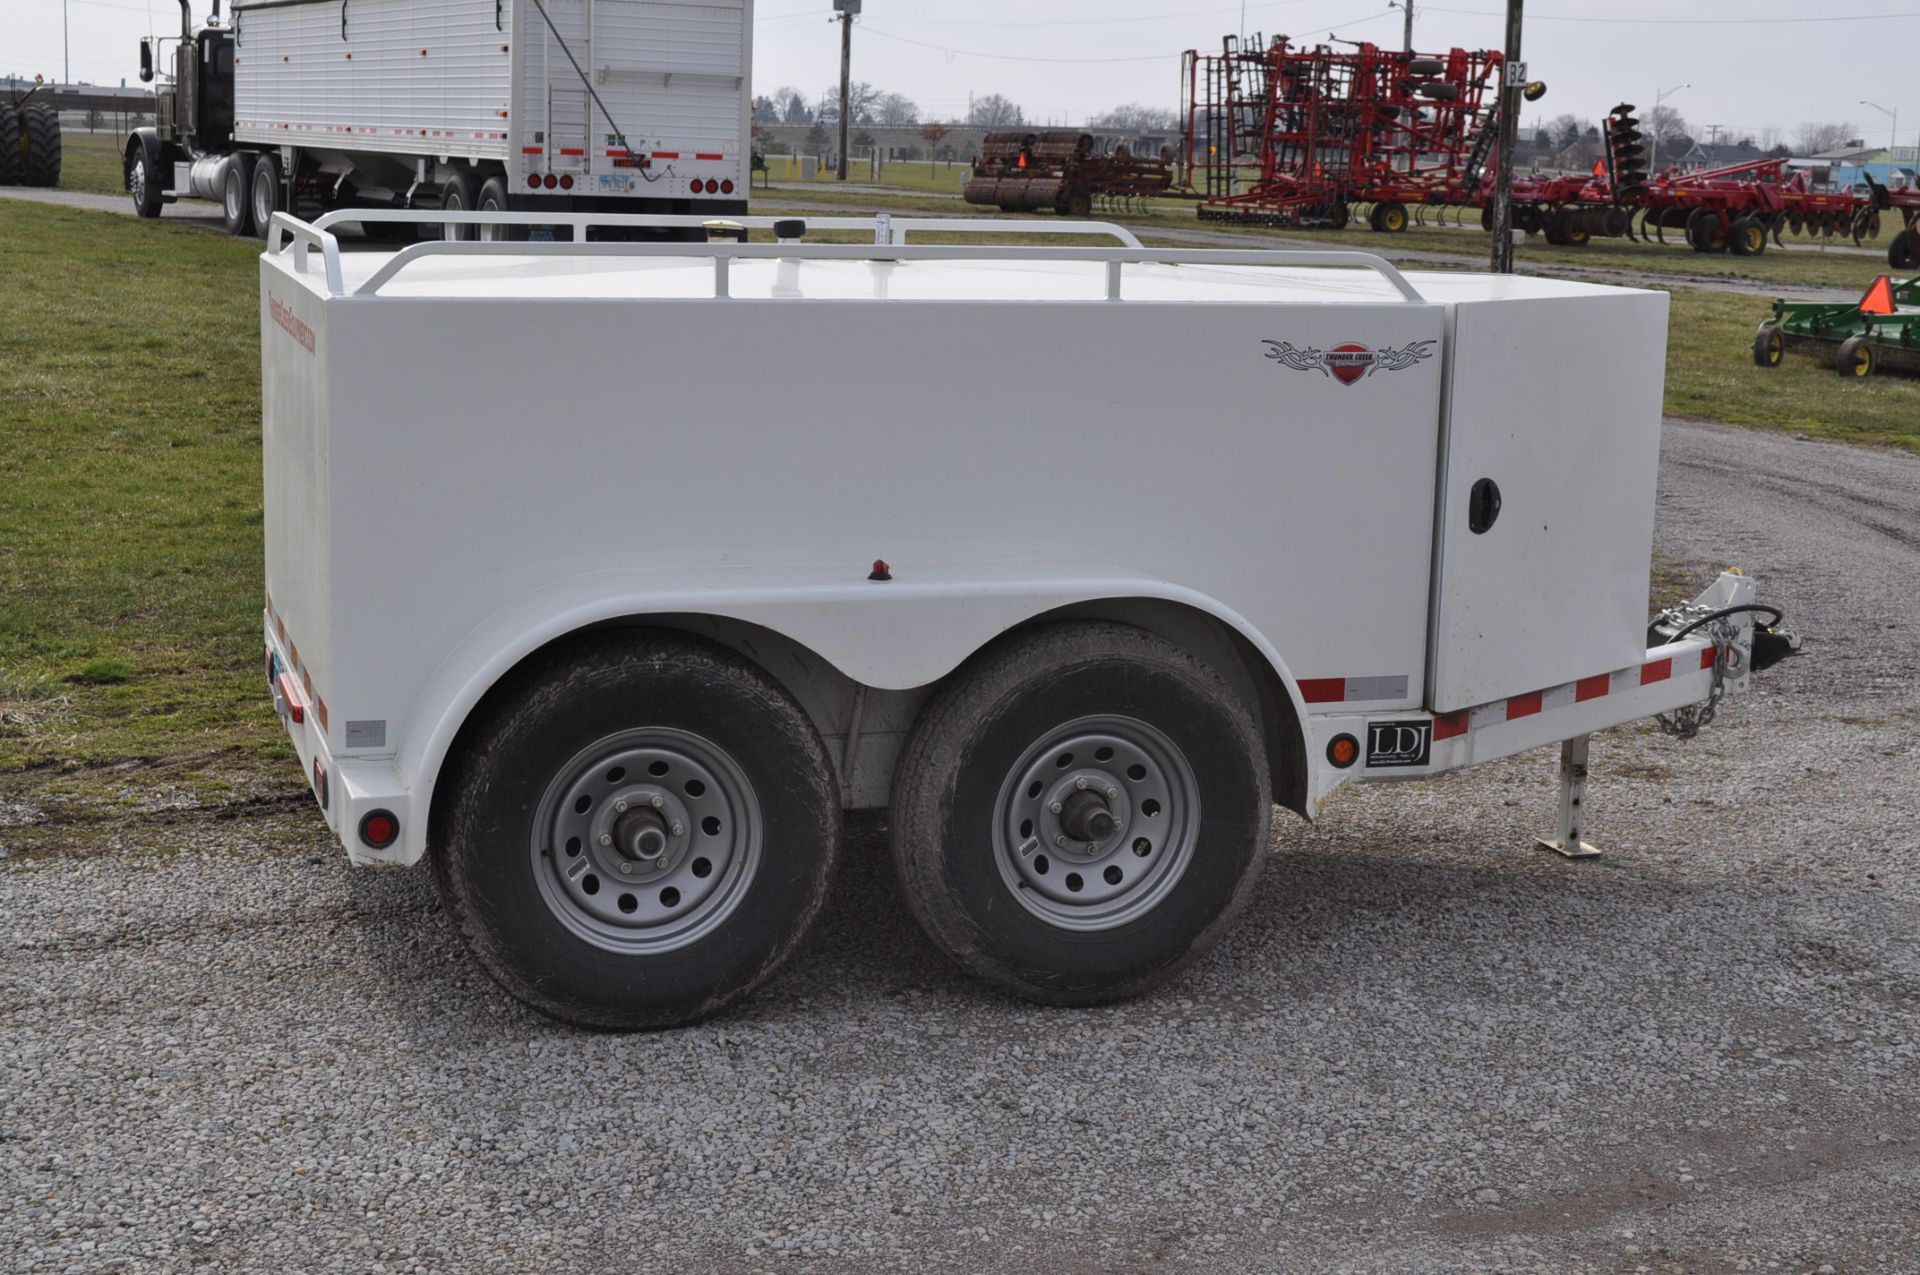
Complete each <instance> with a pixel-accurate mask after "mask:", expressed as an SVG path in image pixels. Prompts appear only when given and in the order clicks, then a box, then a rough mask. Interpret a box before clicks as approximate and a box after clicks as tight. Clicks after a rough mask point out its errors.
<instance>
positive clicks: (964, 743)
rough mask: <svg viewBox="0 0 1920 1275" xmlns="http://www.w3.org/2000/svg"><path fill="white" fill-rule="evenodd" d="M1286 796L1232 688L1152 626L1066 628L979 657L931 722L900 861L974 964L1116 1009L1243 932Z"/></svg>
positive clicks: (914, 746) (924, 722) (927, 717)
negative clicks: (1275, 799) (1276, 789)
mask: <svg viewBox="0 0 1920 1275" xmlns="http://www.w3.org/2000/svg"><path fill="white" fill-rule="evenodd" d="M1270 800H1271V798H1270V793H1269V788H1268V776H1267V765H1266V757H1265V750H1264V748H1263V746H1262V743H1261V738H1260V734H1259V732H1258V731H1257V730H1256V729H1255V727H1254V724H1253V720H1252V718H1251V717H1250V716H1249V714H1248V710H1247V708H1246V707H1245V706H1244V705H1243V704H1242V703H1241V702H1240V700H1239V698H1238V697H1237V696H1236V695H1235V694H1234V692H1233V691H1232V689H1231V688H1230V687H1229V686H1228V684H1227V683H1226V682H1225V681H1224V680H1222V679H1221V677H1220V676H1219V674H1217V673H1216V672H1214V671H1213V670H1212V669H1210V668H1208V667H1207V666H1206V665H1204V664H1202V663H1201V662H1200V661H1199V660H1196V659H1195V658H1193V657H1192V656H1191V655H1189V654H1187V653H1186V652H1185V651H1183V650H1181V649H1180V648H1179V647H1177V646H1175V645H1173V644H1172V643H1170V642H1168V641H1166V640H1165V639H1163V638H1160V637H1157V636H1155V635H1153V634H1150V633H1147V632H1145V631H1143V630H1140V629H1135V628H1129V627H1126V626H1122V625H1117V624H1105V623H1078V624H1061V625H1052V626H1048V627H1046V628H1042V629H1036V630H1033V631H1031V632H1028V633H1025V634H1022V635H1019V636H1016V637H1014V638H1012V639H1010V640H1008V641H1006V642H1004V643H1002V644H1001V645H999V646H998V647H996V648H994V649H992V650H990V651H988V652H986V653H985V654H983V655H980V656H977V657H975V659H974V660H973V661H971V662H970V663H969V664H968V665H966V666H965V667H963V668H962V669H961V670H960V671H959V672H958V673H956V674H954V675H953V676H952V677H951V678H949V679H948V681H947V683H946V684H945V685H944V686H943V687H942V688H941V689H940V690H939V691H938V692H936V693H935V695H934V696H933V698H932V699H931V700H930V701H929V702H928V704H927V705H926V707H925V709H924V710H923V711H922V713H921V715H920V719H919V721H918V722H917V723H916V724H915V726H914V728H913V731H912V734H911V735H910V736H909V738H908V741H907V746H906V749H905V751H904V752H903V753H902V754H901V759H900V763H899V769H898V771H897V773H896V775H895V779H894V800H893V808H892V817H891V824H892V840H893V857H894V864H895V867H896V868H897V869H898V871H899V874H900V880H901V884H902V886H903V888H904V890H905V893H906V896H907V901H908V904H909V905H910V906H911V907H912V909H913V913H914V916H915V917H916V918H917V919H918V920H919V922H920V924H921V926H922V927H923V928H924V929H925V930H926V932H927V934H928V935H929V936H930V937H931V938H932V939H933V941H934V942H935V943H936V944H938V945H939V946H940V948H941V949H942V950H944V951H945V952H946V953H947V954H948V955H949V956H951V957H952V958H953V959H954V960H955V961H957V962H958V963H959V964H960V965H962V966H963V967H965V968H966V969H967V970H969V971H970V972H972V973H973V974H976V975H978V976H979V977H981V978H984V979H987V980H989V981H991V982H994V983H998V984H999V985H1001V986H1002V987H1006V988H1009V989H1011V990H1012V991H1014V992H1017V993H1018V994H1020V995H1022V996H1025V997H1028V998H1030V999H1032V1000H1036V1001H1041V1002H1044V1003H1048V1004H1056V1005H1087V1004H1096V1003H1099V1002H1102V1001H1110V1000H1114V999H1117V998H1120V997H1124V996H1129V995H1132V994H1134V993H1136V992H1140V991H1143V990H1145V989H1146V988H1149V987H1152V986H1153V985H1154V984H1156V983H1159V982H1161V981H1163V980H1165V979H1167V978H1170V977H1172V976H1173V975H1174V974H1176V973H1178V972H1179V971H1180V970H1182V969H1184V968H1185V967H1186V966H1187V965H1189V964H1190V963H1192V962H1193V961H1194V960H1196V959H1197V958H1198V957H1199V956H1200V955H1201V954H1203V953H1204V952H1205V951H1206V950H1207V949H1208V948H1210V947H1211V946H1212V945H1213V943H1214V942H1215V941H1216V940H1218V939H1219V937H1220V936H1221V934H1222V933H1224V932H1225V930H1226V928H1227V926H1228V924H1229V923H1230V922H1231V921H1232V919H1233V917H1234V916H1235V915H1236V914H1237V913H1238V912H1239V910H1240V908H1241V907H1242V906H1243V905H1244V904H1245V903H1246V900H1247V898H1248V897H1249V895H1250V894H1251V892H1252V889H1253V884H1254V880H1255V877H1256V876H1257V874H1258V870H1259V866H1260V859H1261V856H1262V854H1264V853H1265V849H1266V839H1267V829H1268V820H1269V816H1270V813H1271V806H1270V804H1269V803H1270Z"/></svg>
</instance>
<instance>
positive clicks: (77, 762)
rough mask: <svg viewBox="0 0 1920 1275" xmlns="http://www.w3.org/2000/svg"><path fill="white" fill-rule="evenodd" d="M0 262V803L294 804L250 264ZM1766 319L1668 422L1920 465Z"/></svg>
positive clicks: (1715, 355) (75, 229)
mask: <svg viewBox="0 0 1920 1275" xmlns="http://www.w3.org/2000/svg"><path fill="white" fill-rule="evenodd" d="M0 244H3V245H4V251H0V286H4V287H5V289H6V291H7V292H8V294H9V295H11V296H13V297H15V298H30V299H31V301H32V303H31V304H14V305H9V306H6V307H0V794H4V793H5V791H6V790H7V787H8V785H9V782H10V781H9V776H11V777H12V781H11V782H14V783H27V784H30V785H31V786H32V787H33V788H35V790H36V791H39V792H42V793H45V792H49V791H64V792H69V793H71V794H74V795H75V796H76V797H78V798H84V799H86V800H90V801H101V802H106V803H109V804H111V803H112V802H115V801H122V800H128V798H126V796H125V794H127V793H128V792H132V791H136V790H138V789H140V788H141V786H142V785H145V786H148V787H153V786H159V785H162V784H164V785H165V786H167V787H169V788H172V789H185V790H187V791H189V792H193V793H197V794H202V795H206V796H217V795H218V794H219V793H222V792H230V791H234V790H236V789H237V788H238V789H245V790H247V791H259V790H260V789H261V788H262V786H265V787H266V788H268V789H272V790H276V791H278V790H284V791H286V792H288V793H297V791H298V789H299V786H300V777H299V776H298V775H297V774H295V773H293V768H292V767H291V766H290V765H288V764H287V756H288V754H287V750H286V747H285V745H284V744H283V742H282V740H281V735H280V728H279V725H278V723H277V722H276V721H275V719H274V717H273V714H272V711H271V709H270V707H269V705H268V702H267V698H266V695H265V691H264V687H263V685H262V677H261V673H260V636H259V626H260V607H261V506H260V501H261V497H260V436H259V429H260V403H259V355H258V332H257V323H258V320H257V317H256V306H257V291H258V280H257V261H256V254H257V253H258V251H259V247H258V245H257V243H254V242H252V241H236V240H231V239H228V238H225V237H224V236H221V235H218V234H210V233H207V232H206V231H204V230H196V229H192V228H189V227H184V226H175V225H166V224H154V223H145V222H138V221H135V220H133V219H131V218H126V217H119V216H110V215H107V214H103V213H94V212H84V211H78V210H73V209H65V208H57V207H48V206H44V205H34V204H24V203H14V202H9V201H4V200H0ZM1765 310H1766V307H1765V304H1764V302H1761V301H1758V300H1755V299H1752V298H1742V297H1738V296H1732V295H1728V294H1724V293H1711V292H1699V291H1677V292H1675V293H1674V308H1673V327H1672V333H1673V335H1672V343H1671V356H1670V361H1669V365H1668V382H1667V406H1668V409H1669V411H1671V412H1673V413H1675V414H1677V415H1682V416H1689V417H1695V418H1700V419H1707V420H1719V421H1727V422H1732V423H1736V424H1743V425H1760V426H1766V427H1769V428H1777V429H1786V430H1792V431H1796V432H1799V433H1805V434H1812V435H1821V436H1827V437H1834V438H1843V439H1848V440H1852V441H1858V442H1864V443H1874V444H1885V445H1891V446H1897V447H1903V448H1907V449H1911V450H1915V451H1920V383H1916V382H1912V381H1903V380H1898V379H1894V378H1891V377H1889V378H1885V379H1879V380H1874V381H1869V382H1864V383H1847V382H1843V381H1841V380H1840V378H1839V377H1837V376H1836V375H1835V374H1834V373H1833V372H1831V371H1830V370H1828V369H1827V368H1826V367H1824V366H1822V365H1819V364H1815V363H1813V362H1810V361H1807V360H1798V359H1789V361H1788V363H1787V365H1786V366H1785V367H1783V368H1781V369H1778V370H1775V371H1771V372H1767V371H1762V370H1761V369H1758V368H1756V367H1754V366H1753V365H1752V363H1751V361H1750V357H1749V352H1748V343H1749V340H1750V337H1751V334H1752V331H1753V328H1754V325H1755V324H1756V323H1757V322H1758V321H1759V320H1760V319H1761V318H1762V317H1763V316H1764V314H1765ZM965 372H966V369H955V370H954V373H955V375H958V376H964V375H965ZM776 410H777V409H775V408H774V407H772V406H769V407H768V408H767V411H768V414H769V417H772V416H774V415H775V414H776ZM25 771H32V772H33V774H32V775H31V776H27V777H24V778H23V777H22V774H21V772H25Z"/></svg>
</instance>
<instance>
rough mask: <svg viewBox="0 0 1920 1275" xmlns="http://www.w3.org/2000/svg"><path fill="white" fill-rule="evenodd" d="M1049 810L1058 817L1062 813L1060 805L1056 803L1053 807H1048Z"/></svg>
mask: <svg viewBox="0 0 1920 1275" xmlns="http://www.w3.org/2000/svg"><path fill="white" fill-rule="evenodd" d="M1047 809H1048V810H1051V811H1052V812H1053V813H1054V814H1056V815H1057V814H1059V813H1060V803H1059V802H1057V801H1056V802H1054V803H1053V804H1052V805H1051V806H1048V807H1047Z"/></svg>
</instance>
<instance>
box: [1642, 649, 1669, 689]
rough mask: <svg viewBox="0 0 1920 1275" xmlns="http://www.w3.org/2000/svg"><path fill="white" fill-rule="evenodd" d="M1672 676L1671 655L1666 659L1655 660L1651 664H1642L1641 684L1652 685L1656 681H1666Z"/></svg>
mask: <svg viewBox="0 0 1920 1275" xmlns="http://www.w3.org/2000/svg"><path fill="white" fill-rule="evenodd" d="M1672 676H1673V657H1672V656H1671V655H1669V656H1668V657H1667V658H1666V659H1664V660H1654V661H1653V662H1652V663H1651V664H1642V665H1641V666H1640V685H1642V686H1651V685H1653V684H1654V683H1655V682H1664V681H1666V680H1667V679H1668V678H1670V677H1672Z"/></svg>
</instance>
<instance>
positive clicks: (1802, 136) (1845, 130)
mask: <svg viewBox="0 0 1920 1275" xmlns="http://www.w3.org/2000/svg"><path fill="white" fill-rule="evenodd" d="M1858 136H1860V133H1859V131H1858V130H1857V129H1855V128H1854V126H1853V124H1852V122H1851V121H1848V122H1845V123H1827V124H1818V123H1811V122H1809V123H1803V124H1801V125H1800V126H1799V127H1798V128H1796V129H1794V130H1793V149H1794V150H1795V151H1797V152H1799V153H1800V154H1802V155H1818V154H1819V153H1820V152H1821V151H1830V150H1838V149H1839V148H1840V147H1842V146H1845V145H1846V144H1847V143H1848V142H1850V141H1852V140H1853V139H1854V138H1856V137H1858Z"/></svg>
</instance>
